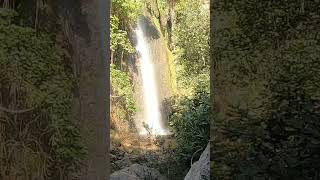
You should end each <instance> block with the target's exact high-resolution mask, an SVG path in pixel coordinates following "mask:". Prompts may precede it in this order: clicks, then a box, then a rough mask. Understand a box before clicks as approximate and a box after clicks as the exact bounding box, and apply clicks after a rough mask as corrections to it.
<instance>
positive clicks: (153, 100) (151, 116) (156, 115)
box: [135, 22, 168, 135]
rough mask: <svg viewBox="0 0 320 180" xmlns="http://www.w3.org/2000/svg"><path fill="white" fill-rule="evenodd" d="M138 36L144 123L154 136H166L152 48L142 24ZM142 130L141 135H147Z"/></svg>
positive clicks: (137, 32)
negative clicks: (151, 52)
mask: <svg viewBox="0 0 320 180" xmlns="http://www.w3.org/2000/svg"><path fill="white" fill-rule="evenodd" d="M135 32H136V35H137V46H136V49H137V51H138V52H139V53H140V72H141V76H142V86H143V87H142V91H143V101H144V108H143V109H144V112H143V122H144V123H145V124H146V125H147V127H148V129H149V130H150V133H151V134H153V135H166V134H168V132H167V130H165V129H164V128H163V127H162V122H161V120H162V118H161V112H160V104H159V97H158V93H157V85H156V78H155V72H154V68H155V66H154V63H153V62H152V59H151V55H150V48H149V45H148V42H147V40H146V38H145V35H144V33H143V30H142V25H141V22H138V27H137V29H136V30H135ZM147 133H148V131H147V129H145V128H142V129H141V131H140V134H147Z"/></svg>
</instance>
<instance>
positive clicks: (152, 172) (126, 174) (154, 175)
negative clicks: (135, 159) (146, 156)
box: [110, 164, 166, 180]
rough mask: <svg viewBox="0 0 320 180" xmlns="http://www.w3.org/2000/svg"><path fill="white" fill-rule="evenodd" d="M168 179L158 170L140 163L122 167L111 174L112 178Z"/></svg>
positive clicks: (137, 179)
mask: <svg viewBox="0 0 320 180" xmlns="http://www.w3.org/2000/svg"><path fill="white" fill-rule="evenodd" d="M145 179H148V180H166V178H165V177H164V176H162V175H161V174H160V173H159V171H158V170H156V169H153V168H149V167H146V166H143V165H140V164H133V165H131V166H130V167H127V168H124V169H121V170H119V171H116V172H114V173H112V174H111V176H110V180H145Z"/></svg>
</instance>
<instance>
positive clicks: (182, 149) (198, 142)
mask: <svg viewBox="0 0 320 180" xmlns="http://www.w3.org/2000/svg"><path fill="white" fill-rule="evenodd" d="M210 108H211V105H210V98H209V94H208V93H207V92H201V91H198V92H197V93H196V94H195V95H194V97H192V98H187V97H181V98H179V99H177V100H176V102H175V104H174V105H173V113H172V115H171V116H170V120H169V123H170V127H172V128H173V130H174V133H175V136H176V138H177V142H178V146H179V153H178V156H179V158H180V159H181V160H182V162H185V163H187V162H189V161H190V159H191V158H192V156H193V153H195V152H196V151H197V150H199V149H202V150H204V148H205V147H206V145H207V143H208V141H209V121H210ZM198 155H199V154H198ZM198 157H199V156H198Z"/></svg>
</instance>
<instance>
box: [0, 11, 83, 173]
mask: <svg viewBox="0 0 320 180" xmlns="http://www.w3.org/2000/svg"><path fill="white" fill-rule="evenodd" d="M3 12H5V13H8V10H4V11H3V10H0V14H2V15H3ZM12 14H16V13H15V12H12ZM2 17H3V16H2ZM6 17H13V15H12V16H11V15H9V16H6ZM5 20H6V21H7V22H10V21H8V19H5ZM3 21H4V20H3V19H0V22H3ZM0 41H1V44H0V76H1V77H0V87H1V89H0V92H1V96H2V97H6V98H7V100H4V101H3V103H5V104H3V105H4V106H8V105H9V104H8V103H10V102H15V103H16V104H14V106H15V107H20V108H23V109H28V108H33V109H35V110H34V111H33V112H30V113H28V114H29V116H26V117H24V116H20V118H21V122H24V123H22V124H21V128H25V130H26V131H27V130H28V126H29V125H28V124H29V123H32V122H40V124H44V125H45V129H46V130H45V132H44V133H45V134H48V136H46V137H47V138H45V140H43V139H41V136H43V135H41V136H40V135H39V134H37V133H36V132H39V133H40V132H42V130H40V129H35V130H34V132H32V131H29V132H28V131H27V132H28V133H29V134H30V136H31V137H33V138H34V139H36V140H38V139H39V140H38V141H39V142H38V143H39V144H40V145H41V148H42V149H46V153H47V154H48V155H49V156H50V158H51V159H52V160H54V162H55V163H57V164H58V165H61V166H66V167H70V168H72V167H73V166H74V165H76V164H77V162H78V160H80V159H81V158H82V157H84V155H85V149H84V147H83V146H82V144H81V142H80V135H79V132H78V130H77V129H76V128H75V127H74V125H73V124H72V122H71V121H70V118H71V117H70V116H71V101H72V88H73V78H72V73H71V71H70V68H69V67H68V64H67V62H64V60H63V58H62V54H61V51H60V50H59V49H58V48H56V47H55V43H54V42H53V41H52V40H51V39H50V37H49V36H48V35H46V34H44V33H38V34H37V33H36V32H35V31H34V30H33V29H31V28H27V27H20V26H17V25H14V24H8V23H6V24H3V23H0ZM10 91H16V92H17V94H18V95H17V96H16V97H13V96H11V95H10V93H9V92H10ZM8 93H9V94H8ZM12 98H13V99H12ZM15 99H16V100H15ZM40 109H41V110H40ZM35 117H37V118H38V117H40V118H38V119H37V118H35ZM27 122H28V123H27ZM17 133H18V132H17ZM42 133H43V132H42ZM39 136H40V137H39ZM12 137H13V138H14V137H16V136H12ZM31 139H32V138H31ZM32 143H34V142H32ZM42 149H37V148H35V149H33V150H34V151H42ZM47 163H49V162H47ZM66 170H69V169H66Z"/></svg>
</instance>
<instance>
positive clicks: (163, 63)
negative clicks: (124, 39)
mask: <svg viewBox="0 0 320 180" xmlns="http://www.w3.org/2000/svg"><path fill="white" fill-rule="evenodd" d="M153 19H154V18H152V15H151V14H150V13H149V14H148V13H147V14H146V15H145V16H141V17H140V21H141V22H142V24H143V26H144V28H143V29H144V34H145V36H146V38H147V39H148V46H149V48H150V57H151V61H152V63H154V70H155V72H154V73H155V77H156V80H155V81H156V85H157V90H158V97H159V101H160V110H161V114H162V120H163V122H164V124H163V125H164V126H167V125H166V120H167V117H168V115H169V113H170V109H168V106H167V104H166V100H167V99H169V98H170V97H171V96H172V95H173V94H174V92H175V78H174V70H173V62H172V61H173V59H172V53H171V51H170V50H169V48H168V46H167V43H166V39H165V37H164V36H163V35H162V33H161V30H160V29H159V28H157V27H156V25H155V24H156V23H155V22H153ZM132 33H134V32H132ZM134 38H135V37H134V35H133V39H134ZM133 42H136V40H133ZM134 45H135V44H134ZM128 64H129V70H130V74H131V76H132V79H133V84H134V88H135V96H136V100H137V104H138V107H139V112H143V92H142V78H141V72H140V68H139V66H140V62H139V57H138V54H135V56H132V57H130V58H129V63H128ZM142 117H143V116H142V114H140V113H138V114H137V117H136V119H137V120H138V124H140V125H141V124H142V122H141V121H140V120H141V118H142Z"/></svg>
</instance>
